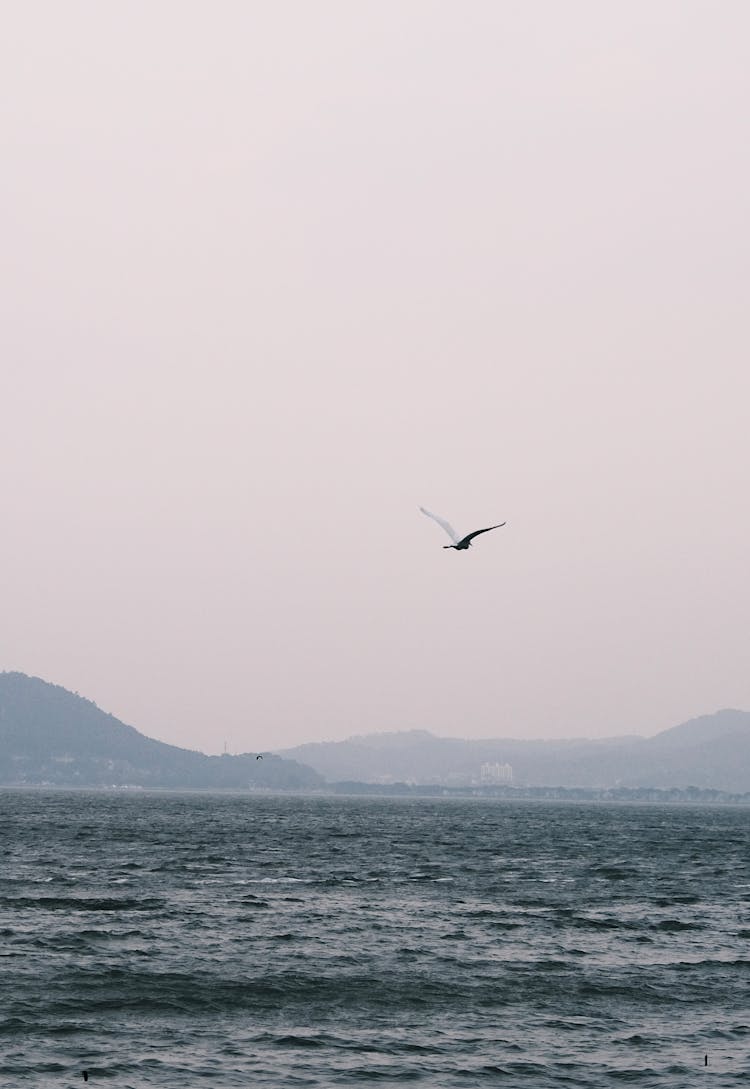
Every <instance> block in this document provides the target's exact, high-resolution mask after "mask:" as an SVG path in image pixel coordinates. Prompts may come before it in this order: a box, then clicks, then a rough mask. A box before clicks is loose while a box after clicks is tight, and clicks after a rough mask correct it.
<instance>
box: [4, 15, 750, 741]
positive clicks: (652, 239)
mask: <svg viewBox="0 0 750 1089" xmlns="http://www.w3.org/2000/svg"><path fill="white" fill-rule="evenodd" d="M749 43H750V5H749V4H747V3H746V2H745V0H706V2H702V0H701V2H699V0H618V2H614V0H610V2H607V0H604V2H603V0H569V2H567V0H505V2H503V0H461V2H459V0H453V2H445V0H359V2H358V0H317V2H315V0H312V2H310V0H294V2H293V0H266V2H251V0H242V2H240V0H217V2H215V3H214V2H212V3H209V2H208V0H205V2H196V0H129V2H127V3H115V2H101V0H66V2H65V3H58V2H57V0H54V2H53V0H48V2H44V0H18V2H16V0H10V2H8V3H6V4H5V5H4V6H3V33H2V39H1V40H0V98H1V100H2V110H1V112H0V141H1V145H2V148H3V166H2V171H0V192H1V193H2V200H1V201H0V216H1V218H2V222H1V223H0V237H1V238H2V245H1V246H0V266H1V270H2V283H1V284H0V308H1V311H2V312H1V313H0V368H1V375H2V382H1V386H0V474H1V485H0V487H1V490H0V496H1V502H2V514H3V517H2V532H1V534H0V602H1V603H2V605H1V609H2V623H1V624H0V669H6V670H12V669H17V670H22V671H24V672H26V673H30V674H34V675H36V676H41V677H43V678H44V679H45V680H49V681H52V682H54V683H56V684H60V685H63V686H65V687H66V688H70V689H73V690H77V691H78V692H80V694H81V695H85V696H87V697H89V698H91V699H93V700H95V701H96V702H97V703H98V704H99V706H100V707H102V708H104V709H105V710H107V711H111V712H112V713H113V714H115V715H117V716H118V717H119V718H121V719H123V720H125V721H126V722H129V723H131V724H132V725H134V726H136V727H137V728H138V729H139V730H141V731H143V732H144V733H146V734H149V735H150V736H153V737H158V738H161V739H163V740H166V741H171V742H175V743H177V744H181V745H186V746H191V747H196V748H201V749H203V750H205V751H208V752H218V751H221V749H222V748H223V745H224V743H225V742H226V744H227V747H228V749H230V750H231V751H243V750H252V749H256V748H260V747H262V748H274V747H281V746H284V745H291V744H294V743H296V742H299V741H303V740H320V739H325V738H342V737H346V736H349V735H351V734H355V733H363V732H368V731H379V730H391V729H407V728H414V727H420V728H425V729H429V730H432V731H434V732H435V733H438V734H449V735H455V736H464V737H489V736H516V737H560V736H576V735H577V736H581V735H587V736H590V737H599V736H607V735H615V734H620V733H626V732H635V733H644V734H648V733H653V732H655V731H657V730H660V729H664V728H666V727H668V726H671V725H673V724H675V723H677V722H680V721H682V720H684V719H686V718H689V717H692V716H693V715H696V714H701V713H705V712H710V711H713V710H716V709H717V708H720V707H727V706H733V707H742V708H750V656H749V654H748V639H749V634H750V579H749V578H748V553H749V552H750V500H749V489H748V475H749V468H750V419H749V417H750V369H749V363H748V361H749V358H750V357H749V355H748V341H749V339H750V338H749V336H748V313H749V312H750V311H749V303H750V298H749V294H750V292H749V290H748V288H749V287H750V244H749V243H750V237H749V235H750V226H749V225H750V215H749V213H750V207H749V206H750V150H749V149H750V141H749V139H748V110H749V107H750V45H749ZM420 504H422V505H424V506H426V507H428V508H429V509H430V510H434V511H436V512H437V513H439V514H440V515H442V516H443V517H445V518H447V519H449V520H450V521H451V522H453V523H454V525H455V526H456V528H457V529H459V530H460V531H461V532H468V531H469V530H472V529H475V528H478V527H480V526H485V525H490V524H492V523H493V522H498V521H503V520H504V519H507V523H508V524H507V526H506V527H505V528H504V529H502V530H497V531H496V532H494V533H491V534H488V535H486V536H484V537H482V538H480V539H479V540H478V541H477V542H476V545H475V547H474V548H472V549H470V550H469V551H468V552H454V551H444V550H443V548H442V547H441V546H442V545H443V544H444V543H445V540H446V539H445V538H444V536H443V534H442V531H441V530H440V528H439V527H438V526H436V525H435V524H434V523H433V522H431V521H429V520H428V519H427V518H425V517H424V516H423V515H421V514H420V513H419V511H418V505H420Z"/></svg>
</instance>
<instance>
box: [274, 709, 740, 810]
mask: <svg viewBox="0 0 750 1089" xmlns="http://www.w3.org/2000/svg"><path fill="white" fill-rule="evenodd" d="M280 751H281V752H283V755H285V756H290V757H293V758H294V759H296V760H301V761H303V762H304V763H305V764H308V765H309V766H310V767H312V768H315V770H316V771H318V772H320V774H321V775H324V776H325V777H326V779H327V780H329V782H330V781H336V780H360V781H362V782H369V783H392V782H399V781H400V782H413V783H418V784H436V783H442V784H445V785H447V786H461V785H470V784H472V783H476V782H478V781H479V778H480V768H481V765H482V764H484V763H509V764H511V765H512V767H513V782H514V783H515V784H516V785H518V786H531V787H536V786H561V787H590V788H605V789H606V788H611V787H616V786H617V787H656V788H660V789H672V788H685V787H688V786H696V787H700V788H702V789H708V790H722V791H728V792H733V793H745V792H747V791H750V712H748V711H732V710H724V711H717V712H716V714H713V715H703V716H701V717H700V718H696V719H691V720H690V721H689V722H685V723H683V724H682V725H680V726H674V727H672V728H670V729H667V730H664V731H663V732H662V733H659V734H657V735H656V736H655V737H651V738H644V737H639V736H637V735H629V736H626V737H617V738H607V739H605V740H598V741H587V740H581V739H576V740H571V741H522V740H519V739H497V740H474V741H464V740H461V739H458V738H445V737H435V736H434V735H433V734H430V733H428V732H427V731H426V730H409V731H404V732H399V733H383V734H369V735H367V736H361V737H352V738H350V739H349V740H347V741H330V742H317V743H312V744H306V745H298V746H296V747H295V748H291V749H285V750H280Z"/></svg>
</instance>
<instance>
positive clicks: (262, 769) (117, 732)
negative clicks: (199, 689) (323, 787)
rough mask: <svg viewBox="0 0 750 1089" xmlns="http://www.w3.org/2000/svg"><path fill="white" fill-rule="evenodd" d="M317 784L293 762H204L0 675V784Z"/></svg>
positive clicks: (72, 700)
mask: <svg viewBox="0 0 750 1089" xmlns="http://www.w3.org/2000/svg"><path fill="white" fill-rule="evenodd" d="M322 782H323V779H322V776H321V775H319V774H318V773H317V772H315V771H313V770H312V769H311V768H308V767H305V766H303V765H302V764H300V763H298V762H297V761H295V760H290V759H282V758H280V757H278V756H265V757H264V758H263V760H256V759H255V755H254V754H251V753H250V754H248V753H246V754H243V755H240V756H206V755H204V754H203V753H200V752H194V751H192V750H190V749H181V748H178V747H177V746H176V745H166V744H165V743H164V742H162V741H154V740H153V739H152V738H149V737H145V736H144V735H143V734H141V733H139V732H138V730H136V729H134V728H133V727H132V726H127V725H125V723H124V722H120V721H119V720H118V719H116V718H115V717H114V716H113V715H110V714H107V713H106V712H104V711H101V710H100V709H99V708H98V707H97V706H96V704H95V703H92V702H91V701H90V700H87V699H83V698H82V697H81V696H78V695H76V694H74V693H73V692H68V691H67V690H66V689H65V688H60V687H59V686H58V685H54V684H48V683H47V682H46V681H43V680H40V679H39V678H38V677H28V676H26V675H25V674H24V673H0V784H3V785H9V784H28V785H34V784H49V785H55V786H142V787H154V788H157V787H160V788H172V789H177V788H193V789H242V790H244V789H248V788H250V789H263V788H265V789H275V790H299V789H311V788H315V787H318V786H319V785H320V784H321V783H322Z"/></svg>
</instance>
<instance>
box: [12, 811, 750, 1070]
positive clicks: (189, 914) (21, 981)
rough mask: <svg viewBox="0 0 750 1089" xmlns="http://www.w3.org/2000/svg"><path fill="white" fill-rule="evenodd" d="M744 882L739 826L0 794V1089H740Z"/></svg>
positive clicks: (747, 883) (749, 920) (717, 816)
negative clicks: (490, 1088)
mask: <svg viewBox="0 0 750 1089" xmlns="http://www.w3.org/2000/svg"><path fill="white" fill-rule="evenodd" d="M749 861H750V810H748V809H741V808H719V807H716V808H686V807H674V808H668V807H661V806H632V807H629V806H607V805H584V804H582V805H566V806H563V805H552V804H550V805H543V804H533V803H497V802H495V803H492V802H479V801H477V802H473V801H455V800H446V801H442V800H439V801H436V800H432V799H431V800H416V801H415V800H391V799H388V800H381V799H372V798H367V799H331V798H305V797H276V796H261V797H259V796H246V797H240V796H238V795H234V796H215V795H214V796H210V795H199V794H192V795H187V794H185V795H176V794H172V795H168V794H140V793H139V794H132V795H124V794H115V793H112V794H107V793H98V794H96V793H90V794H88V793H72V792H71V793H64V792H49V793H41V792H40V793H34V792H27V793H24V792H11V791H6V792H2V793H0V953H1V954H2V959H1V960H0V1086H3V1087H4V1086H23V1085H27V1086H34V1087H35V1089H50V1087H52V1086H55V1087H68V1086H74V1085H79V1086H82V1085H83V1080H82V1077H81V1071H82V1070H83V1069H84V1068H85V1069H88V1070H89V1071H90V1078H89V1082H88V1086H94V1087H95V1086H98V1085H106V1086H113V1087H114V1086H120V1087H123V1089H125V1087H128V1086H130V1087H134V1089H135V1087H138V1089H140V1087H142V1086H159V1087H163V1089H181V1087H190V1089H197V1087H198V1086H206V1087H217V1089H221V1087H225V1086H226V1087H228V1086H248V1087H250V1086H338V1085H355V1084H365V1085H366V1084H370V1083H371V1084H373V1085H375V1084H377V1085H381V1086H388V1085H393V1086H396V1085H401V1084H403V1083H414V1084H418V1085H420V1086H425V1087H427V1086H429V1087H433V1086H434V1087H438V1086H439V1087H450V1086H466V1087H468V1086H480V1085H485V1084H486V1085H495V1084H498V1085H499V1084H502V1085H508V1086H530V1087H536V1086H539V1087H553V1086H555V1087H557V1086H571V1087H573V1086H575V1087H587V1086H591V1087H596V1089H602V1087H606V1086H614V1085H622V1084H624V1083H631V1084H633V1085H637V1086H639V1087H641V1086H642V1087H650V1086H654V1087H657V1086H658V1087H659V1089H686V1087H688V1086H693V1085H698V1084H701V1085H703V1084H704V1083H706V1082H708V1083H710V1085H711V1086H713V1087H715V1089H719V1087H721V1086H740V1085H748V1084H749V1083H750V987H749V984H750V864H749ZM706 1053H707V1054H708V1057H709V1065H708V1066H707V1067H705V1066H704V1055H705V1054H706Z"/></svg>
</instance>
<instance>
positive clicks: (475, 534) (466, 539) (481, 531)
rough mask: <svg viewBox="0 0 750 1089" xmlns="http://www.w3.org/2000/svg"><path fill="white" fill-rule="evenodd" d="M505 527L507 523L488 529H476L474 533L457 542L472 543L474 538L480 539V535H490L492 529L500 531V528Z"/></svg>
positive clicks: (488, 527)
mask: <svg viewBox="0 0 750 1089" xmlns="http://www.w3.org/2000/svg"><path fill="white" fill-rule="evenodd" d="M504 525H505V522H498V524H497V525H496V526H487V528H486V529H475V530H474V532H473V533H467V534H466V536H465V537H463V538H462V539H461V540H460V541H457V542H456V543H457V544H466V543H467V541H470V540H471V539H472V538H473V537H478V536H479V534H480V533H489V531H490V530H491V529H500V527H501V526H504Z"/></svg>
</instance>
